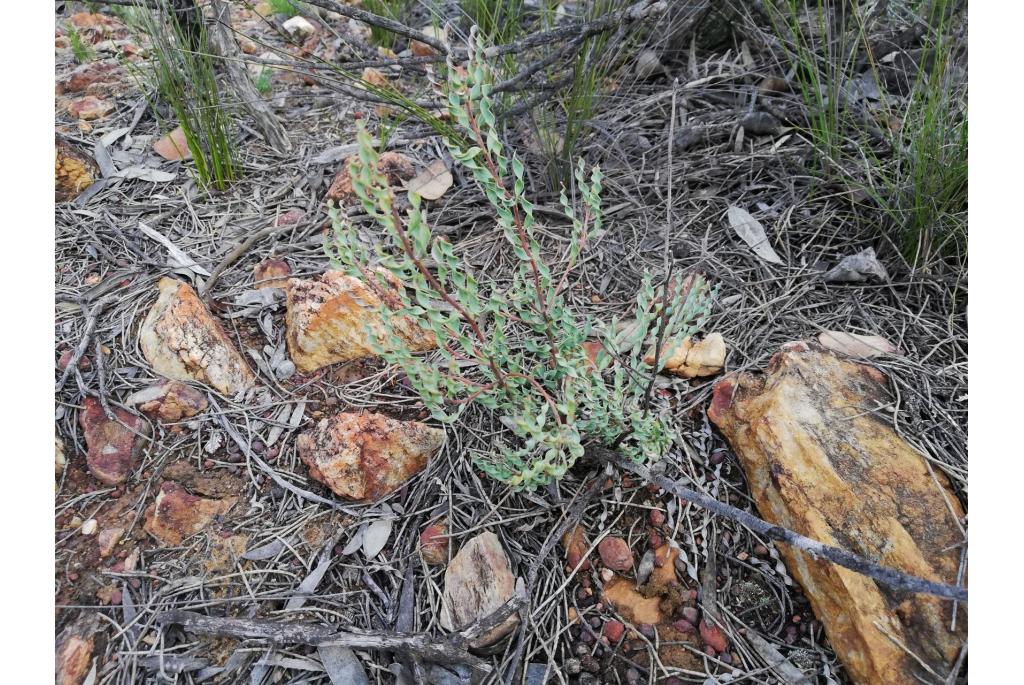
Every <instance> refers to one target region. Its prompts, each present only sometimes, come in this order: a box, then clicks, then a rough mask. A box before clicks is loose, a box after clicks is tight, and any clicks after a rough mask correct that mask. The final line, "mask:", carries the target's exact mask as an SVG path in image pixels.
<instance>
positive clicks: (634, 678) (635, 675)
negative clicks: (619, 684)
mask: <svg viewBox="0 0 1024 685" xmlns="http://www.w3.org/2000/svg"><path fill="white" fill-rule="evenodd" d="M626 682H627V683H638V682H640V671H638V670H636V669H635V668H631V669H629V670H628V671H626Z"/></svg>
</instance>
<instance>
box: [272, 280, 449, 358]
mask: <svg viewBox="0 0 1024 685" xmlns="http://www.w3.org/2000/svg"><path fill="white" fill-rule="evenodd" d="M287 293H288V312H287V316H286V317H285V323H286V326H287V334H286V340H287V343H288V354H289V355H290V356H291V359H292V361H293V362H295V367H296V368H297V369H298V370H299V371H301V372H302V373H311V372H313V371H316V370H317V369H320V368H323V367H324V366H327V365H329V364H336V363H339V362H347V361H352V360H353V359H361V358H363V357H371V356H373V354H374V353H373V349H372V347H371V338H370V335H373V336H375V337H376V341H377V342H378V343H379V344H380V345H382V346H383V345H385V344H386V343H387V340H388V336H387V334H386V332H385V328H384V324H383V323H382V321H381V318H380V316H379V315H378V314H377V308H378V307H380V305H381V299H380V298H379V297H378V295H377V293H375V292H374V291H373V289H371V288H370V287H368V286H367V285H366V284H365V283H363V281H361V280H359V279H358V278H355V277H353V276H347V275H345V274H343V273H341V272H340V271H328V272H327V273H325V274H324V275H323V276H321V277H320V278H319V279H316V280H306V279H300V278H291V279H289V280H288V288H287ZM391 324H392V326H393V327H394V329H395V332H396V333H397V334H398V335H399V337H400V338H402V339H403V340H404V341H405V342H406V343H407V344H408V345H409V346H410V347H411V348H412V349H413V350H414V351H417V352H420V351H426V350H430V349H433V348H434V347H436V346H437V341H436V339H435V338H434V335H433V333H431V332H429V331H425V330H423V329H422V328H420V327H419V326H418V325H416V322H415V321H413V320H412V319H409V318H407V317H394V318H392V319H391ZM367 329H369V331H371V333H368V332H367Z"/></svg>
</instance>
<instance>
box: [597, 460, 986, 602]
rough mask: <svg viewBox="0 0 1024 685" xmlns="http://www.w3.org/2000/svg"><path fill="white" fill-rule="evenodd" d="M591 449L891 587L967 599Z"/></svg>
mask: <svg viewBox="0 0 1024 685" xmlns="http://www.w3.org/2000/svg"><path fill="white" fill-rule="evenodd" d="M588 452H589V453H590V454H591V455H592V456H594V457H596V458H597V459H599V460H600V461H603V462H606V463H609V464H614V465H615V466H618V467H619V468H621V469H625V470H626V471H629V472H631V473H635V474H636V475H638V476H640V477H641V478H643V479H644V480H646V481H648V482H650V483H654V484H655V485H657V486H658V487H660V488H663V489H665V490H667V491H669V492H671V493H673V494H674V495H677V496H678V497H682V498H683V499H685V500H687V501H690V502H693V503H694V504H697V505H699V506H701V507H704V508H705V509H707V510H709V511H711V512H713V513H715V514H718V515H719V516H724V517H725V518H727V519H730V520H732V521H736V522H737V523H739V524H741V525H744V526H746V527H747V528H749V529H750V530H752V531H754V532H755V533H760V534H761V535H764V536H766V537H769V538H771V539H772V540H775V541H777V542H783V543H785V544H787V545H792V546H794V547H796V548H797V549H800V550H803V551H804V552H807V553H808V554H810V555H811V556H813V557H815V558H818V557H820V558H822V559H828V560H829V561H831V562H832V563H834V564H839V565H840V566H842V567H844V568H848V569H850V570H851V571H856V572H857V573H860V574H861V575H865V576H868V577H869V578H873V579H874V580H876V581H878V582H879V583H883V584H885V585H888V586H889V587H891V588H894V589H898V590H906V591H909V592H917V593H922V594H926V595H934V596H936V597H942V598H944V599H952V600H956V601H959V602H966V601H967V588H965V587H960V586H957V585H946V584H945V583H936V582H933V581H930V580H925V579H924V578H919V577H917V576H912V575H910V574H909V573H904V572H903V571H899V570H897V569H894V568H889V567H887V566H881V565H880V564H876V563H875V562H873V561H870V560H869V559H865V558H864V557H861V556H858V555H856V554H853V553H852V552H848V551H847V550H845V549H840V548H839V547H832V546H831V545H826V544H823V543H821V542H818V541H817V540H812V539H810V538H808V537H804V536H803V535H800V534H799V533H796V532H794V531H792V530H789V529H788V528H783V527H782V526H776V525H773V524H771V523H768V522H767V521H765V520H763V519H760V518H758V517H756V516H754V515H753V514H751V513H748V512H746V511H743V510H742V509H737V508H736V507H734V506H732V505H730V504H726V503H724V502H720V501H718V500H717V499H714V498H713V497H709V496H708V495H705V494H704V493H701V492H697V491H696V490H691V489H690V488H687V487H685V486H683V485H680V484H679V483H677V482H676V481H673V480H671V479H669V478H665V477H664V476H659V475H657V474H655V473H652V472H651V470H650V469H648V468H647V467H645V466H640V465H639V464H635V463H633V462H632V461H630V460H629V459H626V458H625V457H623V456H622V455H620V454H618V453H617V452H613V451H611V450H608V449H605V448H603V447H590V448H588Z"/></svg>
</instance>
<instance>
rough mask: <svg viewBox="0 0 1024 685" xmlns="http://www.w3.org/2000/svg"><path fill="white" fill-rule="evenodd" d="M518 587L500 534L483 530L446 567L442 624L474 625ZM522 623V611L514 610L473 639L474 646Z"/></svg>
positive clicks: (490, 641)
mask: <svg viewBox="0 0 1024 685" xmlns="http://www.w3.org/2000/svg"><path fill="white" fill-rule="evenodd" d="M515 589H516V579H515V576H514V575H512V568H511V565H510V564H509V561H508V557H507V556H506V555H505V550H504V549H503V548H502V546H501V542H500V541H499V540H498V536H497V535H495V534H494V533H492V532H490V531H488V532H485V533H480V534H479V535H477V536H476V537H474V538H473V539H471V540H470V541H469V542H467V543H466V544H465V545H464V546H463V547H462V549H460V550H459V553H458V554H456V555H455V557H454V558H453V559H452V561H451V563H450V564H448V568H447V569H446V570H445V573H444V595H443V597H442V601H441V616H440V619H441V627H442V628H444V629H445V630H462V629H463V628H466V627H467V626H469V625H472V624H473V623H475V622H477V621H479V620H480V619H482V618H485V617H487V616H489V615H491V614H492V613H494V612H495V611H496V610H497V609H498V608H499V607H501V605H502V604H504V603H505V602H507V601H508V600H510V599H512V596H513V595H514V594H515ZM518 624H519V614H515V613H513V614H512V615H511V616H509V617H508V619H506V620H505V621H504V623H502V624H501V625H499V626H497V627H495V628H493V629H491V630H490V631H488V632H486V633H484V634H483V635H481V636H480V637H478V638H477V639H475V640H473V641H472V642H470V646H471V647H473V648H481V647H487V646H489V645H492V644H494V643H495V642H497V641H498V640H500V639H502V638H503V637H505V636H506V635H508V634H509V633H510V632H512V631H513V630H514V629H515V627H516V626H517V625H518Z"/></svg>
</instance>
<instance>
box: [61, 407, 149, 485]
mask: <svg viewBox="0 0 1024 685" xmlns="http://www.w3.org/2000/svg"><path fill="white" fill-rule="evenodd" d="M111 411H112V412H113V414H114V417H115V419H116V420H111V419H108V418H107V415H106V414H105V413H104V412H103V405H102V403H100V401H99V400H97V399H96V398H94V397H86V398H85V402H84V406H83V408H82V411H81V413H80V414H79V415H78V423H79V425H81V426H82V432H83V433H85V445H86V447H87V449H88V452H87V454H86V457H85V459H86V463H87V464H88V466H89V472H90V473H92V475H93V476H95V477H96V479H97V480H98V481H100V482H102V483H106V484H107V485H119V484H120V483H123V482H125V481H126V480H128V476H129V475H130V474H131V472H132V469H133V468H134V466H135V462H136V460H137V459H138V457H139V453H140V452H142V448H143V447H144V446H145V444H146V442H148V436H149V432H150V431H149V424H147V423H146V422H145V421H144V420H143V419H142V417H140V416H136V415H135V414H132V413H130V412H127V411H125V410H124V409H121V408H120V407H111Z"/></svg>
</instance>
